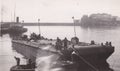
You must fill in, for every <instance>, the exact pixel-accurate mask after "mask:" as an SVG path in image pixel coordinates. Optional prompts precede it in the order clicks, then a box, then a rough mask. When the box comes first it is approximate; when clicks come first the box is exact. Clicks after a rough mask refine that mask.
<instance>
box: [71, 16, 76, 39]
mask: <svg viewBox="0 0 120 71" xmlns="http://www.w3.org/2000/svg"><path fill="white" fill-rule="evenodd" d="M72 19H73V24H74V36H75V37H76V28H75V22H74V16H73V17H72Z"/></svg>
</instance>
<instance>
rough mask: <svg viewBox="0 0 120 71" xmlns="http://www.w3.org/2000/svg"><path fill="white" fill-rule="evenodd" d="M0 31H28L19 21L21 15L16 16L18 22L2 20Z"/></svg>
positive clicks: (12, 32) (19, 32)
mask: <svg viewBox="0 0 120 71" xmlns="http://www.w3.org/2000/svg"><path fill="white" fill-rule="evenodd" d="M0 32H1V34H5V33H9V34H22V33H24V32H27V28H24V27H23V25H22V23H20V22H19V17H16V22H2V23H1V29H0Z"/></svg>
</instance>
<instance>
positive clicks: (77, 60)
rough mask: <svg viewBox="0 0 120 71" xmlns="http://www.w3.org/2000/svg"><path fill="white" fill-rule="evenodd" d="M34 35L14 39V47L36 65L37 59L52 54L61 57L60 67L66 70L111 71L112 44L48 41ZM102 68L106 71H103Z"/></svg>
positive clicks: (72, 40)
mask: <svg viewBox="0 0 120 71" xmlns="http://www.w3.org/2000/svg"><path fill="white" fill-rule="evenodd" d="M33 34H34V36H32V37H31V39H30V40H28V39H27V36H23V37H20V38H19V39H18V38H17V39H13V40H12V47H13V49H14V50H16V51H17V52H18V53H20V54H22V55H24V56H25V57H27V58H28V59H31V61H33V63H34V64H35V61H36V59H37V57H39V56H41V55H42V56H47V55H50V54H51V55H57V56H59V58H58V61H59V62H60V64H61V65H60V66H62V67H65V68H71V66H72V67H77V68H78V70H76V71H79V70H82V71H88V70H89V71H108V70H109V69H108V68H109V64H108V63H107V59H108V58H109V57H110V56H111V55H112V53H113V52H114V46H112V43H111V42H106V43H105V44H104V43H99V44H98V43H95V41H93V40H92V41H91V42H90V43H86V42H80V41H79V39H78V38H77V37H73V38H71V40H68V39H67V38H65V39H63V40H61V39H59V38H57V39H48V38H44V37H41V36H40V35H38V37H37V36H36V35H35V33H33ZM101 67H102V68H104V69H105V70H101ZM84 69H85V70H84ZM86 69H87V70H86Z"/></svg>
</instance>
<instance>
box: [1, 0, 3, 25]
mask: <svg viewBox="0 0 120 71" xmlns="http://www.w3.org/2000/svg"><path fill="white" fill-rule="evenodd" d="M2 3H3V1H2V0H1V23H2V22H3V5H2Z"/></svg>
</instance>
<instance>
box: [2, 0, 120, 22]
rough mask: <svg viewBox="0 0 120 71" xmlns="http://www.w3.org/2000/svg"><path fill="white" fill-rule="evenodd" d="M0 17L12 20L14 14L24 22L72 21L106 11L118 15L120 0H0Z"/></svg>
mask: <svg viewBox="0 0 120 71" xmlns="http://www.w3.org/2000/svg"><path fill="white" fill-rule="evenodd" d="M0 3H1V5H0V8H1V11H0V13H1V14H2V15H1V16H0V18H1V19H2V20H3V21H14V11H15V15H16V16H19V17H20V21H22V20H24V22H37V21H38V19H40V22H72V21H73V20H72V17H73V16H74V17H75V19H80V18H81V17H82V16H83V15H85V14H87V15H90V14H93V13H108V14H112V15H114V16H119V17H120V0H1V1H0Z"/></svg>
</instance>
